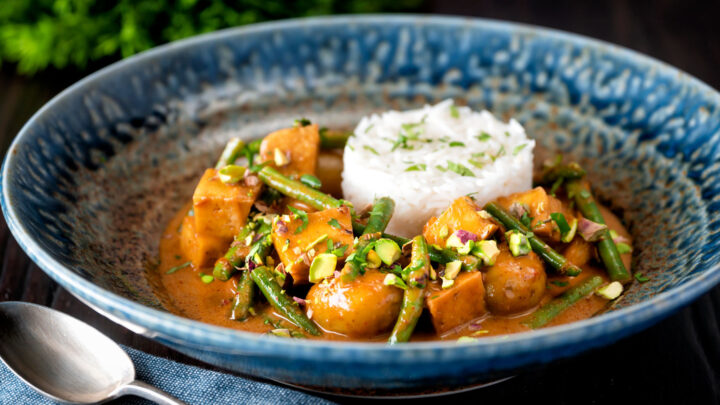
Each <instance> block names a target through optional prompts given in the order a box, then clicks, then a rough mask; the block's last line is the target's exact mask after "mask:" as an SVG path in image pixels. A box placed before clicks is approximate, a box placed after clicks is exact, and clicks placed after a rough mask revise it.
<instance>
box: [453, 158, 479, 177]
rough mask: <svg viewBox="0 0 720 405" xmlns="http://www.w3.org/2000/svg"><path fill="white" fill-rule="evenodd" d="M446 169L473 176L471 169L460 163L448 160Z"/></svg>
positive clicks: (464, 175)
mask: <svg viewBox="0 0 720 405" xmlns="http://www.w3.org/2000/svg"><path fill="white" fill-rule="evenodd" d="M447 170H451V171H453V172H455V173H457V174H459V175H461V176H463V177H475V173H473V172H472V170H470V169H468V168H467V167H465V166H463V165H461V164H460V163H455V162H451V161H449V160H448V161H447Z"/></svg>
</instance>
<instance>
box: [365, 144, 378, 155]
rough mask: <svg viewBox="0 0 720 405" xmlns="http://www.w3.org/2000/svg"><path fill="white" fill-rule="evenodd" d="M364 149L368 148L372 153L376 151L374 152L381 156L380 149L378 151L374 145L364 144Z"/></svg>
mask: <svg viewBox="0 0 720 405" xmlns="http://www.w3.org/2000/svg"><path fill="white" fill-rule="evenodd" d="M363 149H365V150H367V151H370V152H371V153H374V154H376V155H378V156H380V154H379V153H378V151H376V150H375V148H373V147H372V146H368V145H363Z"/></svg>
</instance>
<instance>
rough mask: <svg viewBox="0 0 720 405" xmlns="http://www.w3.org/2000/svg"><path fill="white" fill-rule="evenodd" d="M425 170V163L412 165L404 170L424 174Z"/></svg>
mask: <svg viewBox="0 0 720 405" xmlns="http://www.w3.org/2000/svg"><path fill="white" fill-rule="evenodd" d="M425 169H427V165H426V164H425V163H418V164H416V165H412V166H410V167H408V168H407V169H405V171H406V172H424V171H425Z"/></svg>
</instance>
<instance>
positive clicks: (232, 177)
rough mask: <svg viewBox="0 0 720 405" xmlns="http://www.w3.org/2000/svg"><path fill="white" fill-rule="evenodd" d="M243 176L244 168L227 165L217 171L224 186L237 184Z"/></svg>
mask: <svg viewBox="0 0 720 405" xmlns="http://www.w3.org/2000/svg"><path fill="white" fill-rule="evenodd" d="M244 174H245V168H244V167H242V166H237V165H227V166H225V167H223V168H222V169H220V170H218V177H220V181H222V182H223V183H225V184H235V183H237V182H239V181H240V180H241V179H242V178H243V175H244Z"/></svg>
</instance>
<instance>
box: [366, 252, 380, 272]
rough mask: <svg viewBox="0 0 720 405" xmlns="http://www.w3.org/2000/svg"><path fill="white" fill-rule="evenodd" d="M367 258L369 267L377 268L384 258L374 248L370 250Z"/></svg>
mask: <svg viewBox="0 0 720 405" xmlns="http://www.w3.org/2000/svg"><path fill="white" fill-rule="evenodd" d="M366 260H367V267H368V268H369V269H377V268H378V267H380V265H381V264H382V259H380V256H379V255H378V254H377V252H375V251H374V250H371V251H369V252H368V254H367V258H366Z"/></svg>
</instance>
